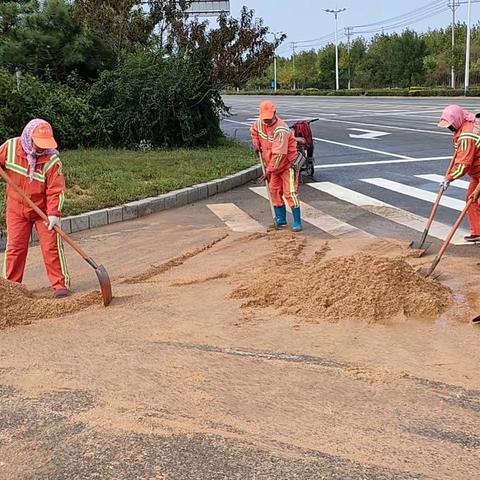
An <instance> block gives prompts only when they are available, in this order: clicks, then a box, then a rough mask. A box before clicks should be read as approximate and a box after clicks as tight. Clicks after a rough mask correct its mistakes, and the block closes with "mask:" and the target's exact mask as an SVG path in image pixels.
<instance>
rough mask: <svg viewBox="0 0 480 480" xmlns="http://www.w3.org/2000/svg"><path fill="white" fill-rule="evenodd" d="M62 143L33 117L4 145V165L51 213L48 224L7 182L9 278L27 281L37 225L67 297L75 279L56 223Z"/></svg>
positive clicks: (48, 263) (59, 290) (57, 284)
mask: <svg viewBox="0 0 480 480" xmlns="http://www.w3.org/2000/svg"><path fill="white" fill-rule="evenodd" d="M56 148H57V142H56V140H55V138H54V136H53V130H52V127H51V125H50V124H49V123H48V122H46V121H45V120H41V119H35V120H32V121H30V122H29V123H28V124H27V125H26V127H25V128H24V129H23V132H22V135H21V136H20V137H16V138H11V139H10V140H7V141H6V142H5V143H4V144H3V145H2V146H1V147H0V167H2V168H3V169H4V170H6V172H7V174H8V176H9V177H10V179H11V181H12V182H14V183H15V184H16V185H17V187H18V188H19V189H20V190H21V191H22V192H23V193H24V194H25V195H26V196H27V197H29V198H30V199H31V200H32V201H33V202H34V203H35V204H36V205H37V207H39V208H40V210H42V211H43V212H44V213H45V214H46V215H47V216H48V223H46V224H45V223H44V221H43V220H42V219H41V218H40V217H39V216H38V215H37V214H36V213H35V212H34V211H33V210H32V208H30V206H29V205H28V204H27V203H26V202H25V201H24V200H23V198H22V197H21V196H20V195H18V193H17V192H16V191H15V190H14V189H13V188H12V187H7V191H6V197H7V206H6V219H7V248H6V251H5V260H4V263H3V277H4V278H5V279H7V280H10V281H12V282H16V283H21V282H22V281H23V273H24V270H25V263H26V260H27V253H28V243H29V240H30V235H31V233H32V228H33V226H34V225H35V229H36V231H37V234H38V238H39V241H40V247H41V250H42V255H43V260H44V262H45V267H46V270H47V274H48V278H49V280H50V284H51V286H52V289H53V291H54V296H55V297H56V298H62V297H66V296H68V295H69V293H70V292H69V288H70V278H69V275H68V270H67V264H66V262H65V255H64V253H63V245H62V239H61V237H60V236H59V235H58V234H57V233H56V231H55V226H57V225H60V217H61V215H62V208H63V204H64V191H65V180H64V177H63V173H62V163H61V161H60V158H59V156H58V152H57V150H56Z"/></svg>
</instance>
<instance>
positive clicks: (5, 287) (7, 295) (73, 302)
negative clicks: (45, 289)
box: [0, 278, 101, 330]
mask: <svg viewBox="0 0 480 480" xmlns="http://www.w3.org/2000/svg"><path fill="white" fill-rule="evenodd" d="M100 304H101V297H100V294H99V293H98V292H90V293H88V294H86V295H82V296H81V297H77V298H75V297H74V298H68V299H62V300H55V299H45V298H35V297H34V296H33V295H32V294H31V293H30V292H29V291H28V290H27V289H26V288H25V287H23V286H22V285H18V284H16V283H12V282H9V281H7V280H4V279H1V278H0V330H1V329H3V328H7V327H12V326H14V325H25V324H29V323H31V322H32V321H35V320H40V319H44V318H53V317H61V316H63V315H67V314H71V313H75V312H78V311H80V310H84V309H86V308H88V307H91V306H92V305H100Z"/></svg>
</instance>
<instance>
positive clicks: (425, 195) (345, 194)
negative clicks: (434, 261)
mask: <svg viewBox="0 0 480 480" xmlns="http://www.w3.org/2000/svg"><path fill="white" fill-rule="evenodd" d="M415 178H417V179H419V180H422V181H423V183H422V186H424V187H425V188H419V187H416V186H412V185H409V184H407V183H405V180H403V181H397V179H395V180H392V179H389V178H382V177H373V178H360V179H359V183H360V184H364V185H371V186H373V187H375V188H374V189H373V192H382V191H383V192H386V193H387V194H390V193H392V192H393V193H395V195H405V196H407V197H410V198H415V199H416V200H418V201H419V202H426V203H427V204H429V206H431V205H432V204H433V203H434V201H435V198H436V193H435V191H436V189H437V186H438V184H439V183H440V182H441V181H442V180H443V177H442V176H441V175H437V174H420V175H415ZM400 180H401V179H400ZM453 185H454V187H451V188H452V189H453V188H457V189H459V190H458V191H457V192H456V194H458V192H459V191H464V190H466V189H467V188H468V182H467V181H464V180H457V181H455V183H454V184H453ZM301 188H302V189H303V192H305V193H308V195H305V196H306V197H309V198H312V192H318V193H320V195H322V197H321V198H318V201H317V200H316V201H315V202H314V203H315V206H312V205H310V204H309V203H307V202H306V201H302V202H301V209H302V218H303V221H304V222H306V223H308V224H310V225H311V226H313V227H315V228H317V229H319V230H321V231H322V232H325V233H327V234H328V235H330V236H332V237H335V238H373V237H375V236H379V235H378V234H377V235H375V234H374V233H372V232H373V231H375V230H376V231H377V232H378V228H377V229H375V228H373V227H374V226H375V222H378V221H379V220H388V221H389V222H393V223H394V224H396V225H397V226H401V227H404V228H405V233H406V236H410V237H412V235H413V236H414V235H415V233H414V232H423V231H424V229H425V225H426V223H427V218H426V217H423V216H420V215H418V214H416V213H413V212H411V211H408V210H405V209H402V208H400V207H397V206H395V205H393V204H391V203H388V202H385V201H383V200H381V199H379V198H376V197H375V196H370V195H366V194H365V193H362V192H360V191H358V190H356V189H355V188H354V187H352V186H348V187H347V186H345V185H340V184H337V183H333V182H329V181H322V182H313V183H305V184H303V185H302V187H301ZM357 188H358V187H357ZM306 189H308V190H306ZM249 190H250V192H251V193H252V194H255V195H258V196H260V197H261V198H263V199H264V200H265V201H268V195H267V191H266V188H265V187H264V186H258V187H251V188H250V189H249ZM449 192H450V190H449V191H448V192H447V193H446V194H444V195H443V197H442V200H441V202H440V205H441V207H440V208H445V209H450V210H452V211H453V212H454V215H456V214H457V213H458V212H459V211H461V210H463V208H464V206H465V201H464V200H460V199H459V198H455V196H454V195H451V194H449ZM369 193H370V194H371V195H374V194H372V193H371V192H370V190H369ZM301 194H302V191H301ZM464 194H465V192H463V194H462V195H464ZM457 196H458V195H457ZM327 199H328V202H325V207H323V206H322V200H327ZM332 200H335V201H337V202H340V203H341V204H342V205H346V206H355V207H357V208H360V209H361V210H363V211H365V212H366V213H369V214H371V219H370V221H369V223H368V224H367V225H362V228H359V227H358V226H355V225H352V224H351V223H349V222H348V220H345V219H344V218H343V219H342V218H339V215H335V214H334V213H333V212H331V211H330V210H329V211H327V208H326V207H327V206H329V205H330V201H332ZM208 208H209V209H210V210H211V211H212V212H213V213H214V214H215V215H216V216H217V217H218V218H219V219H220V220H222V221H223V222H224V223H225V224H226V225H227V226H229V227H230V228H231V229H232V230H234V231H245V232H247V231H260V230H262V229H265V226H262V224H261V223H260V222H258V221H257V220H255V219H254V218H253V216H254V215H255V212H250V213H249V212H246V211H244V210H242V209H241V208H239V207H238V206H237V205H235V204H233V203H225V204H209V205H208ZM451 226H452V225H451V224H445V223H442V222H440V221H435V222H434V224H433V225H432V228H431V229H430V236H431V237H433V238H436V239H437V240H440V241H443V240H444V239H445V238H446V237H447V235H448V233H449V232H450V230H451ZM412 231H413V232H412ZM469 233H470V232H469V231H468V230H467V229H466V228H463V227H461V228H460V229H459V230H458V231H457V233H456V234H455V236H454V238H453V240H452V244H453V245H467V244H469V243H468V242H465V240H464V238H463V237H464V236H465V235H469ZM383 236H388V234H385V235H383ZM470 245H471V244H470Z"/></svg>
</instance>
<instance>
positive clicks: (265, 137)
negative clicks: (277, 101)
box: [250, 101, 302, 232]
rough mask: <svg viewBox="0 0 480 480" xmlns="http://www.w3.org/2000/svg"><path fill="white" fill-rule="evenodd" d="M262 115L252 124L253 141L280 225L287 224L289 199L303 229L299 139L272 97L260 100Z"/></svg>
mask: <svg viewBox="0 0 480 480" xmlns="http://www.w3.org/2000/svg"><path fill="white" fill-rule="evenodd" d="M259 111H260V118H259V119H258V120H257V121H256V122H254V124H253V125H252V127H251V128H250V134H251V136H252V143H253V147H254V149H255V152H256V153H257V154H260V155H261V157H262V161H263V164H264V167H265V180H266V182H267V188H269V189H270V193H271V197H272V202H273V206H274V209H275V223H276V225H277V226H278V227H283V226H286V225H287V211H286V207H285V202H284V200H286V201H287V202H288V205H289V207H290V208H291V210H292V215H293V225H292V230H293V231H294V232H300V231H301V230H302V221H301V217H300V202H299V200H298V177H299V172H298V171H297V169H296V168H294V166H293V164H294V162H295V160H296V158H297V155H298V153H297V141H296V139H295V135H294V134H293V132H291V131H290V129H289V128H288V125H287V124H286V123H285V122H284V121H283V120H282V119H281V118H279V117H278V116H277V112H276V108H275V105H274V104H273V103H272V102H270V101H264V102H262V103H261V104H260V109H259Z"/></svg>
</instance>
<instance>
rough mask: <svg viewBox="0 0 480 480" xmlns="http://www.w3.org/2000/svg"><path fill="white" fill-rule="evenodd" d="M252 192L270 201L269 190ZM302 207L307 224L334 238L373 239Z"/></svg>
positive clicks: (302, 204) (260, 188) (309, 207)
mask: <svg viewBox="0 0 480 480" xmlns="http://www.w3.org/2000/svg"><path fill="white" fill-rule="evenodd" d="M250 190H251V191H252V192H255V193H256V194H258V195H260V196H261V197H263V198H267V199H268V195H267V189H266V188H265V187H253V188H250ZM300 207H301V209H302V219H303V220H304V221H305V222H308V223H310V224H311V225H314V226H315V227H317V228H319V229H320V230H323V231H324V232H326V233H328V234H330V235H332V236H334V237H337V238H338V237H341V238H350V237H352V238H359V237H360V238H372V237H373V235H371V234H370V233H368V232H365V231H363V230H360V229H359V228H357V227H354V226H353V225H350V224H348V223H345V222H342V221H341V220H338V219H337V218H335V217H332V216H331V215H328V214H327V213H325V212H322V211H321V210H319V209H317V208H314V207H312V206H310V205H308V204H306V203H304V202H300Z"/></svg>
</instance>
